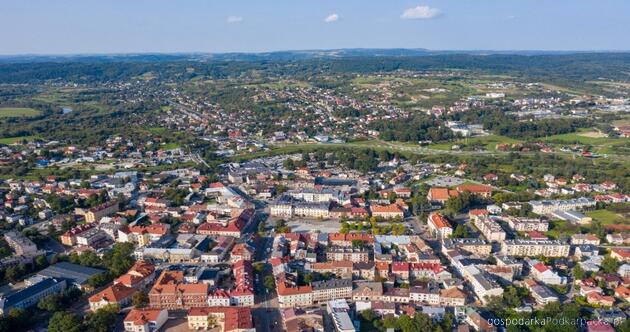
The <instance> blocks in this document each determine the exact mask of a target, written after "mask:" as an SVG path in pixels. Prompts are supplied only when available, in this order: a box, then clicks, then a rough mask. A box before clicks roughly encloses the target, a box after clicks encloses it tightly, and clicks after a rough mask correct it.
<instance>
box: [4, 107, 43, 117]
mask: <svg viewBox="0 0 630 332" xmlns="http://www.w3.org/2000/svg"><path fill="white" fill-rule="evenodd" d="M41 113H42V112H40V111H38V110H36V109H32V108H26V107H0V118H19V117H32V116H38V115H40V114H41Z"/></svg>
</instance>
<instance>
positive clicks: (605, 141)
mask: <svg viewBox="0 0 630 332" xmlns="http://www.w3.org/2000/svg"><path fill="white" fill-rule="evenodd" d="M591 132H592V130H588V129H587V130H581V131H578V132H575V133H569V134H561V135H553V136H549V137H545V138H543V140H544V141H547V142H562V143H566V144H584V145H586V144H588V145H593V146H605V145H613V144H616V143H623V141H624V140H625V139H624V138H609V137H596V136H595V135H591V134H590V133H591Z"/></svg>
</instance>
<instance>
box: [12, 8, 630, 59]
mask: <svg viewBox="0 0 630 332" xmlns="http://www.w3.org/2000/svg"><path fill="white" fill-rule="evenodd" d="M327 18H328V19H327ZM629 21H630V1H628V0H426V1H424V0H422V1H410V0H335V1H333V0H222V1H219V0H168V1H167V0H0V54H77V53H130V52H131V53H135V52H259V51H273V50H299V49H330V48H355V47H360V48H393V47H403V48H428V49H434V50H489V49H492V50H630V23H629Z"/></svg>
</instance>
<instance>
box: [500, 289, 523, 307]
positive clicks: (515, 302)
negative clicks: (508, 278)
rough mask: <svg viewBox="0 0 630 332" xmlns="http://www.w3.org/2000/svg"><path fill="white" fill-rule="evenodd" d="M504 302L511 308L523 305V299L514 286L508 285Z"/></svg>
mask: <svg viewBox="0 0 630 332" xmlns="http://www.w3.org/2000/svg"><path fill="white" fill-rule="evenodd" d="M503 303H504V304H505V305H506V306H507V307H510V308H516V307H519V306H520V305H521V299H520V297H519V296H518V291H517V290H516V288H515V287H514V286H508V287H507V288H506V289H505V292H503Z"/></svg>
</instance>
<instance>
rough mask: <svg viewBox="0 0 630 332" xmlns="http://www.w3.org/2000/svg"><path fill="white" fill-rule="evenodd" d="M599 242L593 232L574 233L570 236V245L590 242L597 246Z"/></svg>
mask: <svg viewBox="0 0 630 332" xmlns="http://www.w3.org/2000/svg"><path fill="white" fill-rule="evenodd" d="M599 243H600V240H599V238H598V237H597V236H596V235H595V234H574V235H572V236H571V244H572V245H576V246H578V245H583V244H590V245H594V246H598V245H599Z"/></svg>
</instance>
